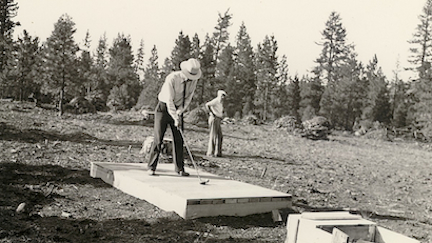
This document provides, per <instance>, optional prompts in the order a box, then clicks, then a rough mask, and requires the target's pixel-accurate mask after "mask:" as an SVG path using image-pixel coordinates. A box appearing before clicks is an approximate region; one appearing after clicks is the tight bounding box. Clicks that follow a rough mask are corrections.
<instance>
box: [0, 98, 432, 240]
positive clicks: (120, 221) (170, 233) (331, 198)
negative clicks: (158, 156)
mask: <svg viewBox="0 0 432 243" xmlns="http://www.w3.org/2000/svg"><path fill="white" fill-rule="evenodd" d="M222 129H223V131H224V144H223V146H224V155H223V157H222V158H207V157H204V154H205V150H206V145H207V139H208V132H207V128H206V127H205V126H193V125H190V124H186V130H185V135H186V136H187V138H188V143H189V146H190V147H191V149H192V153H193V154H194V157H195V160H196V161H197V162H198V164H199V166H200V167H201V168H202V169H204V170H206V171H209V172H211V173H215V174H218V175H221V176H224V177H229V178H231V179H233V180H239V181H243V182H247V183H251V184H255V185H259V186H263V187H266V188H271V189H274V190H277V191H281V192H287V193H290V194H292V195H293V200H294V201H293V204H294V205H293V207H292V208H289V209H284V210H282V216H283V219H284V221H283V222H273V220H272V217H271V214H270V213H267V214H258V215H251V216H247V217H211V218H200V219H194V220H184V219H182V218H181V217H179V216H178V215H177V214H175V213H173V212H165V211H162V210H160V209H158V208H157V207H155V206H153V205H151V204H149V203H147V202H146V201H143V200H139V199H136V198H134V197H132V196H129V195H127V194H125V193H122V192H121V191H119V190H117V189H115V188H112V187H111V186H109V185H108V184H106V183H104V182H102V181H101V180H99V179H94V178H91V177H90V175H89V168H90V162H92V161H97V162H117V163H126V162H127V163H140V162H144V160H143V157H142V155H140V154H139V150H140V149H141V144H142V142H143V140H144V139H145V137H147V136H150V135H151V134H152V124H151V123H150V122H146V121H143V119H142V117H141V116H140V115H139V114H138V113H133V112H124V113H118V114H111V113H99V114H92V115H72V114H66V115H64V116H63V117H61V118H60V117H57V116H56V114H55V112H54V111H52V110H48V109H42V108H39V107H35V105H34V104H32V103H16V102H9V101H0V156H1V157H0V183H1V185H0V218H1V220H0V242H283V241H284V239H285V237H286V233H287V232H286V228H285V227H286V223H285V222H286V218H287V217H288V216H289V214H291V213H300V212H304V211H333V210H349V211H351V212H353V213H358V214H361V215H362V216H363V217H365V218H366V219H369V220H372V221H374V222H376V223H377V224H379V225H380V226H383V227H386V228H389V229H391V230H394V231H396V232H399V233H401V234H404V235H406V236H409V237H413V238H415V239H418V240H419V241H421V242H422V243H432V180H431V178H432V167H431V163H432V147H431V145H430V144H424V143H419V142H415V141H412V140H410V141H407V140H403V139H400V138H392V139H391V141H383V140H376V139H367V138H364V137H361V138H359V137H353V136H352V135H350V134H342V133H340V134H333V135H331V136H330V139H329V140H326V141H324V140H318V141H312V140H308V139H305V138H300V137H296V136H293V135H290V134H289V133H287V132H286V131H285V130H283V129H275V128H274V127H273V126H272V125H271V124H269V125H259V126H254V125H246V126H243V125H240V124H224V125H223V127H222ZM167 134H168V136H169V135H170V132H169V131H168V132H167ZM163 162H169V161H166V160H164V161H163ZM190 169H193V167H191V168H190Z"/></svg>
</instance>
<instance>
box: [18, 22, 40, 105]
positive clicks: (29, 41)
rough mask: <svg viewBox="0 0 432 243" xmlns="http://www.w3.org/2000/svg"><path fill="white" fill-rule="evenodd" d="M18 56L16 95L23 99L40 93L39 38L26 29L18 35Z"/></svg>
mask: <svg viewBox="0 0 432 243" xmlns="http://www.w3.org/2000/svg"><path fill="white" fill-rule="evenodd" d="M16 57H17V65H16V67H15V68H16V72H17V75H16V77H17V79H16V81H17V87H18V93H17V94H15V95H14V96H15V97H18V99H19V100H21V101H23V100H25V99H26V98H27V97H29V96H30V95H32V96H33V97H34V96H36V95H37V94H38V93H39V87H38V86H39V85H38V83H37V81H38V79H39V77H38V73H39V72H38V65H39V63H40V47H39V38H38V37H35V38H32V37H31V36H30V35H29V34H28V32H27V31H26V30H24V31H23V35H22V37H18V41H17V55H16ZM34 98H36V97H34Z"/></svg>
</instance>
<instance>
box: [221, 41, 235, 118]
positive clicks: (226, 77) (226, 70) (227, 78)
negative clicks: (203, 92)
mask: <svg viewBox="0 0 432 243" xmlns="http://www.w3.org/2000/svg"><path fill="white" fill-rule="evenodd" d="M234 51H235V49H234V47H232V46H231V45H230V44H228V45H227V46H226V47H225V48H224V49H223V50H222V51H221V53H220V57H219V62H218V63H217V69H218V70H219V72H220V75H219V76H218V77H217V78H216V84H217V85H218V89H223V90H225V92H226V93H227V94H228V96H227V97H226V98H225V99H226V102H225V103H226V105H225V107H224V110H225V111H226V113H227V115H228V116H229V117H234V115H235V113H236V111H238V110H241V98H240V97H239V96H238V95H239V90H237V80H236V78H235V76H234V75H235V68H236V63H235V57H234ZM239 114H240V113H239Z"/></svg>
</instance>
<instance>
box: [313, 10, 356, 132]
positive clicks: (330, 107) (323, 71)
mask: <svg viewBox="0 0 432 243" xmlns="http://www.w3.org/2000/svg"><path fill="white" fill-rule="evenodd" d="M322 35H323V41H322V43H319V45H321V46H322V47H323V49H322V51H321V54H320V56H319V58H318V59H317V60H316V62H317V63H318V64H319V66H317V67H316V68H315V69H314V73H315V75H316V76H317V77H319V78H320V79H321V80H322V82H323V83H324V84H325V85H326V86H325V90H324V93H323V95H322V97H321V101H320V111H319V113H320V114H321V115H323V116H325V117H327V118H328V119H329V120H330V122H331V123H333V124H339V125H342V127H344V128H346V127H347V126H348V124H349V123H350V118H351V117H350V115H347V114H345V120H344V121H340V118H341V115H342V114H340V112H343V111H347V110H346V109H341V108H342V107H341V106H340V105H342V104H343V103H340V102H341V101H342V100H344V98H342V96H344V95H348V96H350V95H351V94H343V93H337V92H339V91H342V90H344V89H346V88H348V87H350V85H347V84H350V83H351V82H354V80H356V79H357V78H356V77H355V74H354V73H351V74H350V73H349V72H350V70H351V71H354V69H356V68H355V67H354V66H355V65H356V64H355V62H356V60H355V58H350V55H351V56H352V55H353V51H352V50H353V46H352V45H347V44H346V29H345V28H344V27H343V26H342V21H341V18H340V16H339V14H337V13H336V12H332V13H331V14H330V18H329V20H328V21H327V22H326V28H325V29H324V31H323V32H322ZM342 68H343V70H342ZM347 72H348V73H347ZM342 80H344V81H345V84H343V83H341V82H342ZM339 86H340V87H339ZM338 96H339V97H338ZM348 100H351V99H350V98H348ZM347 105H350V104H347V103H345V104H344V106H347ZM336 109H337V110H336ZM354 113H355V112H354Z"/></svg>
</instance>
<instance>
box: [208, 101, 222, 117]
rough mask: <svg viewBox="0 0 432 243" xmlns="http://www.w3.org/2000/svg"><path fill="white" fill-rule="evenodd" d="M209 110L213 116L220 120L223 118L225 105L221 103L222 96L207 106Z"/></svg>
mask: <svg viewBox="0 0 432 243" xmlns="http://www.w3.org/2000/svg"><path fill="white" fill-rule="evenodd" d="M205 105H206V106H207V109H209V110H210V111H211V112H213V114H214V115H215V116H217V117H219V118H223V109H224V108H223V104H222V102H221V98H220V96H218V97H216V98H214V99H212V100H211V101H209V102H207V103H206V104H205Z"/></svg>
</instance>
